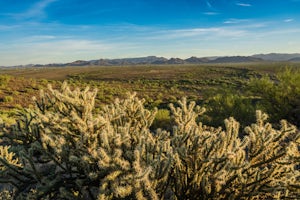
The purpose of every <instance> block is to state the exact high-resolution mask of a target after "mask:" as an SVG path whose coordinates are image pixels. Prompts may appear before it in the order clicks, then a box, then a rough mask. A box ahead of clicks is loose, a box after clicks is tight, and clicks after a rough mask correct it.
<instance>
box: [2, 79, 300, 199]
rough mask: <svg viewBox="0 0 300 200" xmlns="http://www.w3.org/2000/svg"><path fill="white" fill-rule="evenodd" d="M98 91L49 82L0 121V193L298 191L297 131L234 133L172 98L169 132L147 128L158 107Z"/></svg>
mask: <svg viewBox="0 0 300 200" xmlns="http://www.w3.org/2000/svg"><path fill="white" fill-rule="evenodd" d="M96 94H97V91H96V90H94V91H90V90H89V88H86V89H85V90H80V89H78V88H77V89H74V90H71V89H70V88H69V87H68V86H67V84H66V83H65V84H63V85H62V88H61V89H60V90H55V89H53V88H52V87H51V86H49V88H48V90H47V91H46V92H44V91H41V95H40V97H39V98H37V99H38V100H36V102H37V104H36V107H35V108H32V109H27V110H25V111H24V112H22V113H20V116H19V118H18V119H17V123H16V124H14V125H5V124H3V123H2V124H1V126H0V132H1V148H0V182H1V183H2V185H1V187H0V189H1V190H2V193H1V194H0V196H5V197H7V196H12V197H13V198H14V199H138V200H141V199H255V198H263V197H264V198H269V199H271V198H277V199H282V198H295V199H296V198H298V197H299V194H300V191H299V188H300V185H299V175H300V174H299V171H298V169H297V165H299V159H300V155H299V151H298V147H299V142H300V141H299V137H300V133H299V132H298V131H297V130H296V128H295V127H294V126H292V125H290V124H289V123H288V122H286V121H282V122H281V125H282V127H281V129H278V130H277V129H274V128H273V127H272V125H271V124H269V123H267V122H266V119H267V115H266V114H263V113H262V112H260V111H257V113H256V118H257V122H256V123H255V124H252V125H251V126H248V127H246V128H245V132H246V133H247V135H246V136H244V137H243V138H240V137H239V132H240V130H239V123H238V122H236V121H235V120H234V119H233V118H229V119H227V120H225V127H226V128H225V129H224V130H222V129H221V128H214V127H208V126H204V125H202V124H201V123H198V122H197V121H198V119H199V116H200V115H202V114H203V112H204V109H203V108H201V107H199V106H197V105H196V104H195V102H191V103H188V102H187V101H186V99H185V98H183V99H182V100H181V101H179V102H178V104H176V105H178V106H174V105H172V104H171V105H170V113H171V117H172V118H173V119H174V121H172V126H173V130H172V132H171V133H170V132H167V131H165V130H162V129H158V130H157V131H155V132H151V131H150V126H151V125H152V122H153V120H154V118H155V115H156V112H157V111H156V110H155V109H154V110H147V109H145V107H144V100H141V99H138V98H137V97H136V96H135V94H130V95H128V97H127V98H126V99H124V100H119V99H116V100H115V101H114V102H113V103H111V104H108V105H105V106H103V107H101V108H99V109H95V105H94V103H95V97H96Z"/></svg>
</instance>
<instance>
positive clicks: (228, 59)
mask: <svg viewBox="0 0 300 200" xmlns="http://www.w3.org/2000/svg"><path fill="white" fill-rule="evenodd" d="M268 61H272V62H274V61H276V62H279V61H282V62H300V53H294V54H280V53H270V54H255V55H252V56H225V57H217V56H215V57H194V56H193V57H190V58H188V59H181V58H170V59H167V58H164V57H157V56H147V57H139V58H121V59H99V60H90V61H85V60H77V61H74V62H70V63H63V64H59V63H54V64H45V65H39V64H38V65H21V66H15V67H46V66H48V67H51V66H53V67H64V66H114V65H142V64H156V65H165V64H201V63H243V62H268Z"/></svg>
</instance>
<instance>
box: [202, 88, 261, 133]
mask: <svg viewBox="0 0 300 200" xmlns="http://www.w3.org/2000/svg"><path fill="white" fill-rule="evenodd" d="M208 96H209V97H208V99H206V100H205V101H204V103H203V105H204V106H205V107H206V108H207V109H206V112H205V115H203V116H202V117H201V120H202V121H203V122H205V123H206V124H208V125H210V126H215V127H216V126H223V124H224V123H223V121H224V119H226V118H229V117H234V118H235V119H236V120H238V121H239V123H240V124H241V126H242V127H243V128H244V127H246V126H247V125H249V124H251V123H254V122H255V111H256V105H255V103H253V102H252V98H250V97H247V96H243V95H242V94H239V93H238V92H237V91H233V90H230V89H225V88H224V89H223V91H219V92H218V93H217V94H214V95H212V94H211V95H208Z"/></svg>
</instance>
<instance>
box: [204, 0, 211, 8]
mask: <svg viewBox="0 0 300 200" xmlns="http://www.w3.org/2000/svg"><path fill="white" fill-rule="evenodd" d="M205 3H206V5H207V7H208V8H213V6H212V5H211V3H210V2H209V0H206V1H205Z"/></svg>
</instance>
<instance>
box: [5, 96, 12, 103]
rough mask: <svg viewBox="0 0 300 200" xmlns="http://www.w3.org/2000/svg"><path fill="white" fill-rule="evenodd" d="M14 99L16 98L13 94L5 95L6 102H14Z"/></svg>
mask: <svg viewBox="0 0 300 200" xmlns="http://www.w3.org/2000/svg"><path fill="white" fill-rule="evenodd" d="M13 100H14V98H13V97H12V96H5V97H4V98H3V101H4V102H12V101H13Z"/></svg>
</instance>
